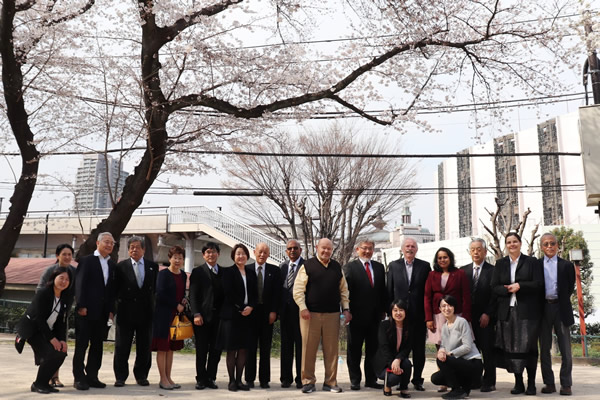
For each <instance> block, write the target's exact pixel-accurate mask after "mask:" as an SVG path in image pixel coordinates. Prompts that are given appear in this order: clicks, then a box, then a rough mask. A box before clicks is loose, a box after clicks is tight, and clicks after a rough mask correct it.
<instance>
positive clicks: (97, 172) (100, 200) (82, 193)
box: [74, 154, 129, 214]
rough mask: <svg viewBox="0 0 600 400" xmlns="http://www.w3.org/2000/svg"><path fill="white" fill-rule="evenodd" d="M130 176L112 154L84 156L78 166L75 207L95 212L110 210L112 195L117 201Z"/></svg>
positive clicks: (83, 210)
mask: <svg viewBox="0 0 600 400" xmlns="http://www.w3.org/2000/svg"><path fill="white" fill-rule="evenodd" d="M107 164H108V168H107ZM128 176H129V174H128V173H127V172H125V171H124V170H123V169H122V168H121V165H120V163H119V162H118V161H117V160H115V159H113V158H112V157H110V156H106V157H105V156H104V155H101V154H97V155H86V156H84V157H83V160H82V161H81V165H80V166H79V168H77V183H76V188H77V189H76V190H77V191H76V193H75V205H74V207H75V209H77V210H79V211H80V212H90V213H94V214H98V213H103V212H106V211H109V210H110V209H112V202H111V195H112V198H113V199H114V201H115V202H116V201H117V199H118V198H119V197H120V196H121V192H122V191H123V187H124V186H125V179H127V177H128Z"/></svg>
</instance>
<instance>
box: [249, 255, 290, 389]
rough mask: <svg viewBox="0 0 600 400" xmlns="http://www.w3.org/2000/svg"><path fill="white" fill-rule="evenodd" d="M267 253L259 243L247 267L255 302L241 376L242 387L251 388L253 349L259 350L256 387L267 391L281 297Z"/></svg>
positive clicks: (278, 273) (278, 278)
mask: <svg viewBox="0 0 600 400" xmlns="http://www.w3.org/2000/svg"><path fill="white" fill-rule="evenodd" d="M269 255H270V251H269V246H267V244H266V243H259V244H257V245H256V248H255V250H254V259H255V260H256V262H255V263H254V264H253V265H251V266H250V267H251V268H252V270H254V272H255V273H256V283H257V291H258V302H257V304H256V308H255V309H254V311H252V324H253V330H252V332H250V340H251V342H250V343H251V344H250V346H249V348H248V357H247V358H246V371H245V373H244V376H245V378H246V384H247V385H248V386H250V387H251V388H252V387H254V379H256V348H257V345H258V347H260V365H259V368H258V380H259V381H260V387H261V388H263V389H268V388H269V381H270V380H271V344H272V342H273V324H274V323H275V320H276V319H277V313H278V311H279V300H280V297H281V285H282V284H281V271H280V270H279V268H277V266H275V265H273V264H267V259H268V258H269Z"/></svg>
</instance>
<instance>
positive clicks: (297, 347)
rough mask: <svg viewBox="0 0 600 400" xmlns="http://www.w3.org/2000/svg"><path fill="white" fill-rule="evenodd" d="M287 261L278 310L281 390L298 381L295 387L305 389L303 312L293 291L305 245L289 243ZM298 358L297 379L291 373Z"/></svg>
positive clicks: (295, 241)
mask: <svg viewBox="0 0 600 400" xmlns="http://www.w3.org/2000/svg"><path fill="white" fill-rule="evenodd" d="M285 252H286V254H287V256H288V259H287V260H285V261H284V262H282V263H281V265H280V266H279V268H280V269H281V281H282V288H281V301H280V304H281V306H280V308H279V324H280V327H281V354H280V356H281V358H280V365H281V368H280V380H281V387H282V388H289V387H290V386H292V382H294V381H295V382H296V388H298V389H301V388H302V334H301V333H300V319H299V315H300V309H299V308H298V305H297V304H296V302H295V301H294V297H293V296H292V292H293V290H294V282H295V280H296V275H297V274H298V270H299V269H300V267H301V266H302V265H304V259H303V258H302V257H301V256H300V255H301V254H302V246H300V243H299V242H298V241H297V240H295V239H292V240H290V241H288V242H287V245H286V250H285ZM294 354H295V357H296V378H295V379H294V374H293V372H292V370H293V368H292V367H293V365H294Z"/></svg>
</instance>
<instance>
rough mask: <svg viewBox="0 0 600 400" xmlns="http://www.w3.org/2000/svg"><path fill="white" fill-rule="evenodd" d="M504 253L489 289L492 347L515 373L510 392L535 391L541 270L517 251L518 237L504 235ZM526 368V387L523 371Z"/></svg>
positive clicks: (542, 273)
mask: <svg viewBox="0 0 600 400" xmlns="http://www.w3.org/2000/svg"><path fill="white" fill-rule="evenodd" d="M504 243H505V245H506V249H507V250H508V256H506V257H504V258H501V259H499V260H498V261H496V266H495V268H494V274H493V275H492V290H493V291H494V294H495V295H496V296H497V298H498V301H497V307H498V313H497V317H498V322H497V323H496V347H497V348H499V349H501V350H502V352H503V355H502V357H498V358H497V359H496V362H497V363H499V364H500V365H501V366H503V367H504V368H506V370H507V371H508V372H512V373H513V374H514V375H515V386H514V387H513V389H512V390H511V391H510V392H511V393H512V394H515V395H516V394H521V393H525V394H527V395H534V394H536V388H535V374H536V369H537V358H538V346H537V341H538V335H539V331H540V324H541V316H542V311H543V302H544V269H543V267H542V265H541V264H540V263H538V262H537V260H536V259H535V258H533V257H529V256H526V255H524V254H522V253H521V237H520V236H519V235H518V234H517V233H516V232H510V233H508V234H507V235H506V237H505V238H504ZM525 369H527V389H525V384H524V382H523V371H524V370H525Z"/></svg>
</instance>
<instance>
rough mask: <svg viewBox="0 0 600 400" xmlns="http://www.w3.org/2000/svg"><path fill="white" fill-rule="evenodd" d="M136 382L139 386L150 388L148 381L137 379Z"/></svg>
mask: <svg viewBox="0 0 600 400" xmlns="http://www.w3.org/2000/svg"><path fill="white" fill-rule="evenodd" d="M136 382H137V384H138V385H140V386H150V382H148V379H138V380H136Z"/></svg>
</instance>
